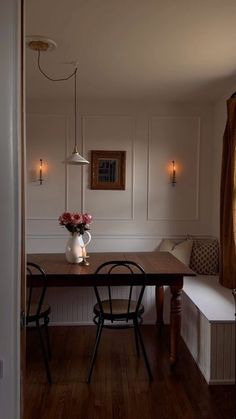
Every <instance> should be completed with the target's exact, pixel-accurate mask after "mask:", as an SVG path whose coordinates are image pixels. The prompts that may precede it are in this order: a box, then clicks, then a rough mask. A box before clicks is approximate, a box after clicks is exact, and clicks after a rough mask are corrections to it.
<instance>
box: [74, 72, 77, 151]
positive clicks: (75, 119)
mask: <svg viewBox="0 0 236 419" xmlns="http://www.w3.org/2000/svg"><path fill="white" fill-rule="evenodd" d="M74 80H75V84H74V88H75V94H74V96H75V97H74V99H75V115H74V124H75V151H76V152H77V94H76V93H77V68H76V69H75V71H74Z"/></svg>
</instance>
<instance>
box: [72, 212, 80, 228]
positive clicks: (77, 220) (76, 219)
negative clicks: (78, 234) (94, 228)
mask: <svg viewBox="0 0 236 419" xmlns="http://www.w3.org/2000/svg"><path fill="white" fill-rule="evenodd" d="M71 222H72V224H74V225H77V224H82V223H83V215H82V214H79V213H78V212H74V213H73V214H72V215H71Z"/></svg>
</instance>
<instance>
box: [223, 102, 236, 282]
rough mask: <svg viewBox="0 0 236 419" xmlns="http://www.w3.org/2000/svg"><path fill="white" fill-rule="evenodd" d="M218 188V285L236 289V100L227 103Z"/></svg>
mask: <svg viewBox="0 0 236 419" xmlns="http://www.w3.org/2000/svg"><path fill="white" fill-rule="evenodd" d="M227 113H228V117H227V123H226V127H225V132H224V138H223V152H222V168H221V188H220V283H221V284H222V285H223V286H225V287H227V288H231V289H233V288H236V239H235V237H236V224H235V223H236V219H235V218H236V217H235V215H236V179H235V178H236V158H235V156H236V151H235V149H236V98H235V97H232V98H230V99H229V100H228V101H227Z"/></svg>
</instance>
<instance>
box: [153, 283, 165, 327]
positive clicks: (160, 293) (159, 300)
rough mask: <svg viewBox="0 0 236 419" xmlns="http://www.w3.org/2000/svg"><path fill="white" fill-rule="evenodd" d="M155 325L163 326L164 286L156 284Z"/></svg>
mask: <svg viewBox="0 0 236 419" xmlns="http://www.w3.org/2000/svg"><path fill="white" fill-rule="evenodd" d="M155 292H156V315H157V319H156V325H157V326H158V327H161V326H163V306H164V287H157V286H156V290H155Z"/></svg>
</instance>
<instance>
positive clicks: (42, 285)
mask: <svg viewBox="0 0 236 419" xmlns="http://www.w3.org/2000/svg"><path fill="white" fill-rule="evenodd" d="M26 268H27V291H28V292H27V294H28V295H27V297H28V299H27V311H26V323H27V319H28V317H29V314H30V312H31V307H32V304H34V305H35V304H36V307H35V313H33V314H34V315H35V316H38V315H39V313H40V311H41V308H42V305H43V301H44V297H45V292H46V289H47V276H46V273H45V272H44V270H43V269H42V268H41V267H40V266H39V265H37V264H36V263H31V262H27V267H26ZM35 276H37V287H34V286H33V285H34V284H33V281H34V277H35ZM38 280H40V282H39V281H38ZM31 314H32V313H31Z"/></svg>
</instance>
